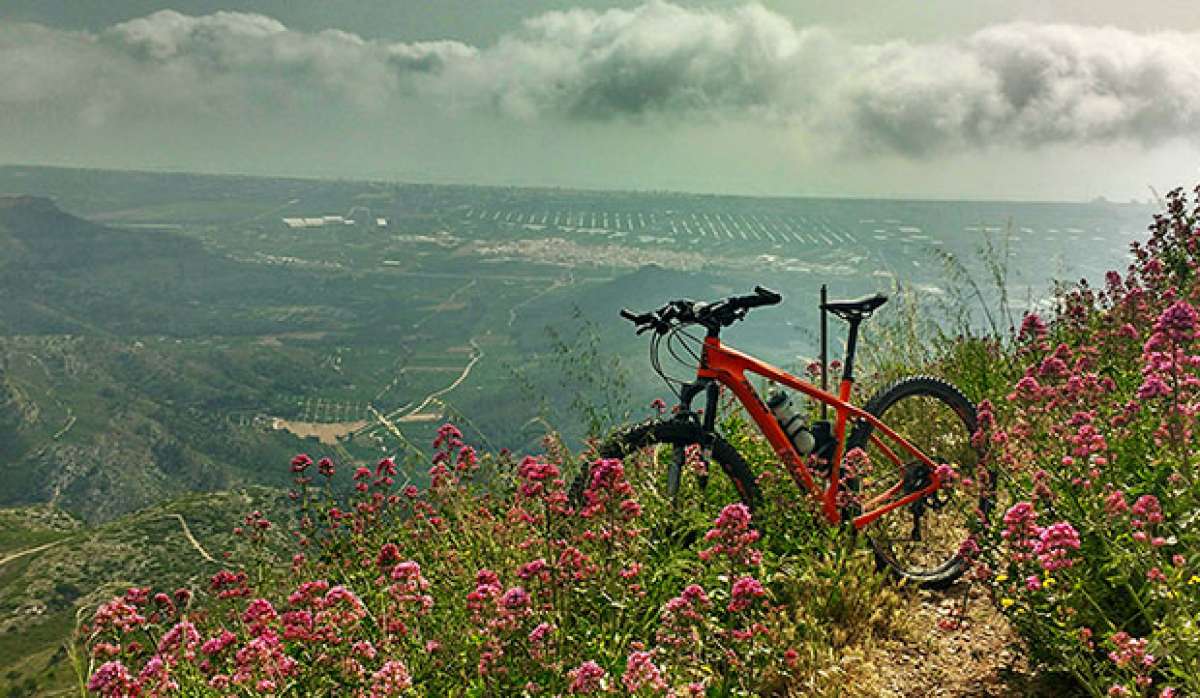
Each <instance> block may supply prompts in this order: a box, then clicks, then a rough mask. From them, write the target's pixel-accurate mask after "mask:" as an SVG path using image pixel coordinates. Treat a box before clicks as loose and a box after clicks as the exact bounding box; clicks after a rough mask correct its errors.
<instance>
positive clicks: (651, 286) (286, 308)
mask: <svg viewBox="0 0 1200 698" xmlns="http://www.w3.org/2000/svg"><path fill="white" fill-rule="evenodd" d="M0 191H8V192H20V193H26V194H32V195H35V196H44V197H49V198H50V199H52V200H53V201H54V203H55V205H56V206H57V207H58V208H59V209H61V210H62V211H64V212H66V213H68V214H71V215H72V216H77V217H79V218H82V219H84V220H86V221H87V222H88V224H89V225H94V226H95V228H94V230H95V231H109V233H103V232H100V233H96V235H98V236H99V237H97V239H96V241H93V242H92V243H89V244H91V245H93V246H95V249H97V250H102V249H104V246H105V244H106V243H105V238H104V236H105V235H111V236H112V237H111V240H112V244H113V245H130V246H131V247H129V249H130V250H131V252H130V254H129V255H128V256H125V257H122V256H121V253H120V252H119V247H117V248H113V249H117V250H118V252H116V253H114V254H115V256H114V257H113V258H111V259H106V258H104V257H103V255H101V256H100V257H95V259H103V260H104V261H103V263H95V262H89V260H87V259H82V260H81V259H74V257H75V256H77V255H78V254H84V252H85V251H84V250H82V248H72V247H70V246H69V245H68V246H65V247H63V249H59V250H56V251H55V252H54V253H53V254H55V255H58V257H59V258H61V259H58V258H56V260H52V261H55V264H57V263H58V262H63V261H64V260H66V261H71V262H73V263H79V264H80V265H82V266H81V267H72V268H80V269H82V271H79V272H71V273H69V274H68V273H66V272H65V271H64V269H66V268H67V267H64V266H62V265H59V266H54V264H50V265H49V266H44V268H43V269H42V270H40V271H37V272H36V275H37V279H36V284H35V285H36V287H37V289H38V294H39V295H38V297H37V298H35V299H33V300H32V301H31V302H30V303H29V304H26V305H12V306H10V308H9V309H8V311H7V312H6V313H5V315H4V317H3V322H4V325H3V328H2V331H3V333H4V339H3V342H4V345H3V346H4V351H5V358H6V361H5V366H6V368H5V371H6V376H7V380H8V381H9V382H10V383H12V384H13V385H15V386H17V387H18V388H19V390H18V392H19V393H20V394H21V395H24V396H26V399H27V400H28V401H29V403H30V407H29V409H27V410H26V412H27V413H28V414H32V412H31V410H32V411H34V412H36V413H37V414H38V415H39V417H38V419H37V420H34V422H32V423H29V424H26V425H24V426H23V427H22V433H23V434H25V435H26V438H25V439H24V443H25V444H26V445H25V447H24V448H23V450H22V453H23V454H24V457H31V456H30V454H33V453H36V452H38V451H39V449H43V447H46V446H49V447H50V449H51V451H52V452H53V451H55V449H57V451H58V452H61V451H62V450H63V448H62V447H63V446H64V444H67V443H70V442H71V439H72V438H79V439H86V440H88V441H89V443H90V442H91V441H92V440H94V439H95V438H96V437H97V436H102V435H103V434H105V433H111V432H112V430H113V429H114V428H115V427H114V425H113V424H112V423H111V422H108V421H106V420H105V419H102V418H100V415H102V414H107V413H109V412H111V408H112V407H113V406H114V405H116V404H121V405H125V404H130V403H131V402H132V403H134V404H136V403H137V402H138V401H139V400H142V401H146V402H147V403H152V404H167V405H170V406H173V409H176V410H177V411H178V414H177V416H176V417H175V419H177V420H178V421H179V424H178V425H177V426H176V427H175V430H177V431H189V430H190V431H195V432H197V433H196V434H195V435H194V436H193V437H191V439H192V440H191V441H187V439H185V440H184V441H185V442H186V443H185V444H184V445H185V446H186V448H185V449H184V451H185V452H189V453H194V454H196V458H197V459H199V460H200V461H204V459H205V458H206V457H211V452H212V451H213V450H214V449H213V448H212V445H211V444H208V443H207V439H208V438H209V437H206V436H205V434H206V433H212V432H205V430H203V429H196V428H195V425H197V424H219V425H221V426H220V430H221V433H223V434H225V435H226V436H225V437H223V438H232V437H231V436H229V435H231V434H237V435H239V436H238V438H239V439H247V440H251V441H252V440H255V439H259V440H263V439H266V440H267V442H269V443H271V444H272V447H271V448H272V449H278V452H283V451H285V450H286V449H287V448H288V446H287V444H288V443H289V442H288V440H287V439H289V438H291V439H292V440H293V441H292V442H290V443H292V446H293V447H297V448H298V447H305V448H309V449H310V450H313V451H324V452H328V453H330V455H334V456H337V457H338V458H340V459H342V460H351V459H358V460H362V459H370V458H373V457H375V456H377V455H378V454H381V453H393V452H396V451H398V450H400V451H403V450H404V449H406V448H408V447H409V446H408V444H421V443H425V442H426V441H427V440H428V438H429V436H430V434H431V433H432V430H433V428H434V427H435V426H436V424H437V423H438V421H439V420H441V419H443V418H444V417H445V416H447V415H451V416H454V417H456V418H457V419H458V420H459V421H461V422H463V423H464V425H465V427H466V428H467V430H468V432H469V433H471V434H472V436H473V437H475V438H477V439H479V440H480V441H482V442H483V443H485V444H487V445H490V446H495V447H501V446H504V447H509V448H515V449H522V448H528V447H530V446H531V445H532V444H534V443H536V440H537V439H538V438H539V437H540V435H541V434H542V433H543V432H544V430H545V424H547V423H549V424H551V425H552V426H554V427H555V428H559V429H562V430H564V431H565V432H566V433H567V434H568V435H569V436H572V437H576V436H579V435H580V434H581V428H582V427H581V426H580V424H581V418H580V416H579V415H578V414H576V413H574V412H572V410H571V404H572V402H573V399H574V397H575V396H577V395H580V394H584V395H588V396H589V397H591V398H594V399H595V400H597V401H600V400H607V399H609V398H610V397H611V399H612V400H613V401H614V402H616V403H619V404H616V405H613V408H614V412H615V413H620V412H622V411H624V410H628V409H636V410H641V409H642V405H644V404H645V402H646V401H648V400H649V399H650V398H651V397H654V396H657V395H662V394H664V393H665V388H663V387H662V386H661V384H659V383H657V382H656V379H655V378H654V376H653V375H652V374H651V373H650V372H649V369H648V367H646V366H645V365H644V364H645V362H644V360H643V359H642V354H641V352H642V351H643V349H642V345H641V343H640V342H639V341H638V340H635V339H634V338H633V337H632V336H631V334H630V333H629V332H628V328H627V327H625V326H624V325H623V323H620V322H619V321H618V320H617V319H616V315H615V311H616V310H617V309H618V308H619V307H621V306H623V305H628V306H631V307H635V308H638V307H649V306H652V305H657V304H658V303H661V302H662V301H664V300H667V299H669V298H671V297H677V296H693V297H707V296H719V295H721V294H726V293H730V292H735V291H742V290H744V289H747V288H749V287H750V286H752V285H753V284H756V283H761V284H764V285H766V286H769V287H772V288H777V289H778V290H780V291H782V292H783V293H784V294H785V297H786V298H787V303H786V304H785V305H784V306H782V307H781V308H778V309H771V310H768V311H763V312H762V313H761V314H757V315H756V316H755V317H754V318H753V320H752V321H751V322H748V323H745V324H744V325H741V326H739V327H737V328H734V329H733V330H732V331H731V332H730V334H729V338H730V340H731V341H733V342H734V343H736V344H739V345H741V346H744V347H746V348H748V349H750V350H752V351H755V352H758V353H761V354H763V355H764V356H765V357H766V358H768V359H770V360H773V361H775V362H778V363H781V364H784V365H788V366H792V365H795V364H796V363H797V362H798V361H800V359H801V358H802V357H811V356H813V355H815V353H816V346H815V344H816V342H815V333H814V331H813V329H814V327H815V324H814V322H815V318H816V313H815V299H816V293H817V288H818V287H819V285H820V284H821V283H828V284H829V286H830V291H831V294H833V295H852V294H858V293H863V292H867V291H873V290H885V291H886V290H890V289H893V288H895V287H897V286H902V287H906V288H911V289H914V290H915V291H916V292H917V293H918V295H919V297H921V298H923V299H924V300H925V301H927V302H928V303H929V304H930V306H931V307H932V306H933V305H935V304H936V303H937V301H938V300H939V299H940V298H942V297H944V296H945V295H946V294H947V293H949V292H951V291H952V285H953V283H954V282H953V281H952V280H950V279H948V278H947V274H946V269H945V265H944V263H943V260H942V258H944V257H945V256H946V255H952V256H954V257H956V258H959V259H962V260H964V261H965V262H966V263H967V264H968V266H971V265H976V251H977V249H978V248H979V247H980V246H981V245H983V244H985V243H987V242H988V241H991V243H992V244H993V245H995V246H996V248H997V250H999V254H1001V255H1006V256H1007V259H1008V269H1009V272H1008V273H1009V278H1008V283H1009V286H1010V288H1011V289H1013V294H1014V302H1015V304H1016V305H1017V307H1018V308H1020V307H1022V305H1023V304H1029V303H1032V302H1035V301H1036V299H1037V298H1041V297H1045V296H1046V295H1047V292H1048V290H1049V286H1048V284H1047V281H1046V280H1047V279H1054V278H1058V279H1077V278H1079V277H1081V276H1089V277H1093V278H1094V277H1096V276H1097V275H1098V274H1099V273H1100V272H1101V271H1102V270H1104V269H1107V268H1110V267H1114V266H1116V267H1120V266H1123V265H1124V256H1125V247H1124V246H1125V244H1126V242H1127V241H1128V240H1129V239H1131V238H1133V237H1136V236H1137V231H1138V230H1139V229H1140V228H1141V227H1143V226H1144V224H1145V221H1146V220H1148V217H1149V216H1148V208H1147V207H1146V206H1144V205H1136V204H1125V205H1117V204H1111V203H1105V202H1099V203H1090V204H1066V203H1008V202H961V201H899V200H850V199H782V198H771V199H755V198H746V197H719V196H698V195H688V194H678V193H630V192H594V191H575V190H563V189H514V188H486V187H469V186H431V185H403V184H394V183H383V182H348V181H317V180H299V179H268V178H247V177H217V176H202V175H188V174H161V173H136V172H119V173H118V172H100V171H88V170H67V169H55V168H36V167H18V166H9V167H4V168H0ZM297 221H302V222H304V224H303V225H300V224H297ZM35 222H36V221H35ZM31 224H32V223H31ZM12 225H14V223H11V222H10V224H9V227H12ZM99 226H104V227H103V228H101V227H99ZM150 242H153V243H155V244H158V245H159V246H160V247H159V248H155V250H156V251H155V252H154V253H153V254H152V255H150V256H149V257H144V258H136V257H138V256H139V255H141V256H144V255H145V254H146V253H145V252H132V250H135V248H136V249H141V248H140V247H137V246H139V245H144V244H148V243H150ZM162 245H166V246H165V247H163V246H162ZM160 248H161V249H160ZM87 254H91V253H90V252H88V253H87ZM976 271H977V272H980V273H981V270H979V269H976ZM4 274H5V276H6V277H7V278H6V281H7V282H10V283H12V284H14V285H19V275H20V272H18V271H17V270H16V269H15V268H13V267H9V268H7V269H5V271H4ZM27 291H28V287H26V290H25V291H21V290H20V289H16V291H15V292H17V295H16V296H14V297H23V296H22V295H21V294H22V293H25V292H27ZM33 301H36V302H33ZM47 307H52V310H47V309H46V308H47ZM884 312H886V310H885V311H884ZM980 321H982V319H980ZM547 328H550V329H549V331H548V329H547ZM89 336H94V337H96V338H97V342H81V341H80V337H89ZM596 342H599V343H600V346H602V347H603V351H601V352H600V356H601V358H598V359H597V361H601V360H607V358H606V357H609V356H610V355H611V356H614V357H616V358H615V359H613V360H614V361H615V362H616V363H614V364H612V367H613V368H614V370H617V371H619V372H620V373H621V374H622V376H623V380H625V381H626V382H627V384H628V386H629V388H630V390H629V391H627V392H626V393H625V394H624V395H620V396H608V397H606V396H604V395H603V394H602V393H603V390H602V389H601V386H600V382H601V380H600V379H599V378H598V377H597V376H591V377H589V376H588V375H587V371H580V370H571V369H572V368H575V369H578V368H580V367H579V366H578V365H576V366H574V367H571V366H569V364H571V363H576V364H577V362H575V361H574V360H568V359H567V358H566V357H567V354H568V353H569V352H571V351H573V350H578V349H580V348H581V347H583V346H584V345H594V344H595V343H596ZM868 348H869V347H868ZM118 364H119V365H118ZM79 367H86V368H79ZM594 368H596V369H597V370H599V368H600V367H599V366H597V367H594ZM605 370H607V369H605ZM100 375H103V376H104V378H99V377H98V376H100ZM197 385H206V386H207V387H206V388H205V389H204V390H198V389H197ZM21 386H24V387H23V388H21ZM134 394H136V395H138V396H139V397H138V399H137V400H134V398H133V397H132V396H133V395H134ZM164 401H165V402H164ZM127 421H136V420H133V419H132V418H130V420H127ZM185 425H192V426H185ZM305 438H308V439H310V440H309V441H307V442H306V441H304V439H305ZM306 443H307V444H308V445H307V446H306V445H305V444H306ZM218 450H219V449H218ZM267 452H271V453H274V452H276V451H274V450H271V449H268V451H266V452H264V455H266V453H267ZM43 459H45V454H44V449H43ZM49 460H51V461H52V460H53V458H50V459H49ZM47 465H48V463H47ZM262 468H263V464H242V471H243V472H242V473H241V474H240V475H239V476H238V477H237V478H235V480H236V481H240V480H242V479H247V480H253V481H262V480H266V481H270V478H269V477H268V476H266V475H263V474H262V473H261V472H259V471H260V470H261V469H262ZM30 487H32V486H30ZM64 487H65V485H64ZM33 489H34V490H36V491H30V489H29V487H27V488H26V489H25V490H23V491H7V492H4V493H3V494H4V498H5V499H6V500H7V501H29V500H32V501H40V500H44V499H47V498H49V497H50V496H51V495H52V494H53V492H54V491H56V490H54V489H53V488H50V489H46V488H44V487H43V488H41V489H38V488H33ZM59 490H60V491H61V490H62V487H60V488H59ZM69 490H70V488H69V487H66V491H69ZM156 491H157V490H156V489H155V488H154V487H148V488H147V492H146V493H145V494H144V495H141V496H137V497H134V498H133V499H134V501H131V502H130V503H128V505H127V506H123V507H119V509H121V510H127V509H131V508H135V507H136V506H144V505H146V504H149V503H151V501H152V500H153V499H154V497H155V494H154V493H155V492H156ZM66 504H68V508H70V505H71V501H70V500H69V498H68V501H67V502H66ZM84 513H85V514H86V512H84ZM113 513H115V512H113Z"/></svg>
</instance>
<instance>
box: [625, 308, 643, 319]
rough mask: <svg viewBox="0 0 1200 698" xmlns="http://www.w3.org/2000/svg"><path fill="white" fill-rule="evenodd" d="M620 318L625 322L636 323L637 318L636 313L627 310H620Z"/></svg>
mask: <svg viewBox="0 0 1200 698" xmlns="http://www.w3.org/2000/svg"><path fill="white" fill-rule="evenodd" d="M621 317H623V318H625V319H626V320H628V321H630V322H637V321H638V317H639V316H638V314H637V313H635V312H633V311H632V310H630V309H629V308H621Z"/></svg>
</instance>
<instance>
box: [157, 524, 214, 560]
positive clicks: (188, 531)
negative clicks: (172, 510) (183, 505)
mask: <svg viewBox="0 0 1200 698" xmlns="http://www.w3.org/2000/svg"><path fill="white" fill-rule="evenodd" d="M168 516H172V517H174V518H176V519H179V526H180V527H181V528H183V535H184V537H185V538H187V539H188V542H189V543H191V544H192V547H193V548H195V549H196V552H198V553H200V557H202V558H204V559H205V560H208V561H209V562H213V563H217V564H220V563H218V562H217V560H216V558H214V557H213V556H212V555H209V554H208V551H207V550H205V549H204V546H202V545H200V541H198V540H196V537H195V536H193V535H192V529H190V528H188V525H187V520H186V519H184V518H183V517H182V516H181V515H179V514H168Z"/></svg>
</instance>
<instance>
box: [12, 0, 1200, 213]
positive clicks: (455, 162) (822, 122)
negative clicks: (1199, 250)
mask: <svg viewBox="0 0 1200 698" xmlns="http://www.w3.org/2000/svg"><path fill="white" fill-rule="evenodd" d="M3 162H9V163H50V164H63V165H81V166H97V167H128V168H166V169H174V170H197V171H211V172H240V173H262V174H292V175H304V176H340V177H351V178H353V177H364V178H388V179H401V180H408V181H438V182H474V183H485V184H535V185H558V186H580V187H602V188H617V189H675V190H689V191H705V192H722V193H749V194H799V195H849V196H876V195H883V196H933V197H972V198H977V197H982V198H1026V199H1082V198H1090V197H1093V196H1097V195H1105V196H1108V197H1110V198H1117V199H1126V198H1131V197H1137V198H1143V199H1144V198H1146V197H1147V196H1148V195H1149V187H1151V186H1153V187H1155V188H1157V189H1159V190H1160V191H1161V190H1163V189H1166V188H1170V187H1172V186H1177V185H1188V186H1191V185H1194V184H1195V183H1197V182H1200V169H1198V167H1200V12H1198V11H1196V9H1195V4H1194V1H1192V0H1189V1H1188V2H1182V1H1174V0H1158V1H1149V2H1140V3H1129V2H1127V1H1117V0H1087V1H1085V0H1078V1H1076V0H1057V1H1056V2H1045V1H1044V0H1039V1H1037V2H1034V1H1033V0H1028V1H1027V0H1003V1H1001V0H995V1H993V0H976V1H966V0H923V1H922V2H919V3H902V2H895V1H894V0H862V1H859V2H855V1H853V0H838V1H835V0H807V1H800V0H787V1H784V0H780V1H776V2H763V3H743V2H733V1H727V0H722V1H719V2H708V3H693V2H675V3H667V2H654V1H652V2H597V1H595V0H575V1H574V2H568V1H566V0H504V1H503V2H480V1H479V0H437V1H436V2H430V1H428V0H368V1H363V2H357V3H343V2H337V3H333V2H326V1H325V0H243V1H241V2H229V1H226V2H221V1H219V0H194V1H192V2H175V3H164V2H157V1H154V0H106V1H105V2H79V1H78V0H4V2H3V3H2V4H0V163H3Z"/></svg>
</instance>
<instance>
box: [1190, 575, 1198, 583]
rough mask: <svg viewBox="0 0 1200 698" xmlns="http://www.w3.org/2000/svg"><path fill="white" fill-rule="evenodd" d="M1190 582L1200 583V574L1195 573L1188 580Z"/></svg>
mask: <svg viewBox="0 0 1200 698" xmlns="http://www.w3.org/2000/svg"><path fill="white" fill-rule="evenodd" d="M1188 584H1200V575H1195V574H1193V575H1192V578H1191V579H1189V580H1188Z"/></svg>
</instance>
